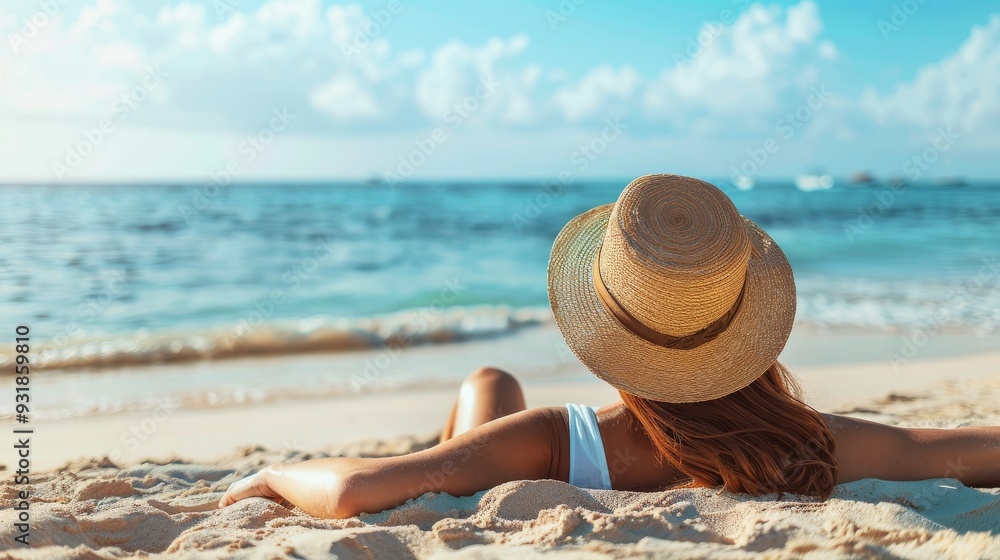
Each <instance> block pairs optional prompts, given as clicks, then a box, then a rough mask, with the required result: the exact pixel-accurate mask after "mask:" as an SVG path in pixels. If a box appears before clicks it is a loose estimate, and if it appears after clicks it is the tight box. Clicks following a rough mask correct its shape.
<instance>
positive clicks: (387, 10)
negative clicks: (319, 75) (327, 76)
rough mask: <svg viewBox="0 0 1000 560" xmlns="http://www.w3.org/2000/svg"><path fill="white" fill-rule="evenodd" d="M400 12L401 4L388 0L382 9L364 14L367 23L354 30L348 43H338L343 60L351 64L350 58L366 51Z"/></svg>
mask: <svg viewBox="0 0 1000 560" xmlns="http://www.w3.org/2000/svg"><path fill="white" fill-rule="evenodd" d="M402 12H403V4H402V3H401V2H399V0H389V3H387V4H386V5H385V7H384V8H379V9H377V10H375V11H373V12H372V13H371V14H368V13H365V19H367V20H368V21H367V22H366V23H365V24H364V25H363V26H361V28H360V29H356V30H354V33H353V34H352V35H351V38H350V40H349V41H347V42H342V43H340V52H341V53H343V54H344V59H345V60H347V62H353V61H352V60H351V58H353V57H355V56H357V55H359V54H361V53H362V52H363V51H364V50H365V49H367V48H368V47H369V45H371V44H372V41H374V40H375V38H376V37H378V36H379V35H381V34H382V32H383V31H385V29H386V28H387V27H389V25H390V24H391V23H392V22H393V20H394V19H395V18H396V16H398V15H399V14H401V13H402Z"/></svg>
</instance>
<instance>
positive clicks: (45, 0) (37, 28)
mask: <svg viewBox="0 0 1000 560" xmlns="http://www.w3.org/2000/svg"><path fill="white" fill-rule="evenodd" d="M69 2H70V0H42V1H41V2H39V3H38V7H39V8H40V9H39V10H38V11H37V12H35V13H33V14H31V15H30V16H28V17H27V18H25V20H24V23H22V24H21V28H20V29H18V30H17V31H16V32H11V33H8V34H7V44H8V45H10V50H11V52H12V53H14V54H19V53H20V52H21V48H22V47H24V46H25V45H27V44H28V43H29V42H30V41H31V40H32V39H34V38H35V37H38V35H39V34H40V33H41V32H42V31H43V30H44V29H45V28H46V27H48V26H49V24H51V23H52V20H54V19H55V18H56V16H58V15H59V14H60V13H61V12H62V11H63V8H64V7H65V6H66V4H69Z"/></svg>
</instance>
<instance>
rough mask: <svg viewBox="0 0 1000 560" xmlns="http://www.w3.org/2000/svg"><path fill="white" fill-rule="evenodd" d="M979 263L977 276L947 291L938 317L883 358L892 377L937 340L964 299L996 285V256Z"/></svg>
mask: <svg viewBox="0 0 1000 560" xmlns="http://www.w3.org/2000/svg"><path fill="white" fill-rule="evenodd" d="M981 260H982V263H983V264H982V266H980V267H979V270H978V271H977V273H976V274H975V275H973V276H970V277H968V278H966V279H965V281H964V282H962V283H961V284H960V285H959V286H958V287H957V288H955V289H953V290H952V291H950V292H949V293H948V295H947V296H946V297H945V303H944V304H942V305H940V306H938V307H937V309H938V311H937V313H936V314H935V315H934V316H933V317H931V318H930V320H929V321H927V322H925V323H924V324H922V325H920V326H919V328H917V329H915V330H914V331H912V332H911V333H909V334H908V335H906V336H904V337H903V338H902V340H901V342H900V345H899V350H898V351H893V352H889V353H888V354H886V359H887V360H888V361H889V364H890V365H891V366H892V371H893V372H894V373H899V368H900V366H903V365H905V364H907V363H909V362H910V360H912V359H913V358H915V357H916V356H917V354H919V353H920V351H921V350H923V348H924V347H925V346H927V344H928V343H929V342H930V341H931V339H932V338H934V337H935V336H937V334H938V333H939V332H940V331H941V329H942V328H944V326H945V325H947V324H948V322H949V321H951V320H952V319H953V317H954V315H955V313H956V311H955V310H956V309H957V308H959V307H960V306H961V305H962V304H964V303H966V300H967V299H970V298H973V297H975V296H976V294H978V293H980V292H982V291H983V290H984V289H987V288H988V287H990V286H991V285H996V284H997V279H998V277H1000V262H998V261H997V256H996V254H994V255H991V256H990V257H989V258H987V257H982V259H981Z"/></svg>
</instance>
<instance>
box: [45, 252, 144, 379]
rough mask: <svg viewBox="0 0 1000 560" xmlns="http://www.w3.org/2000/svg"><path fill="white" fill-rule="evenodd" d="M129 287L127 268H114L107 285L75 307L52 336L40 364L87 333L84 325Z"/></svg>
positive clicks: (47, 361)
mask: <svg viewBox="0 0 1000 560" xmlns="http://www.w3.org/2000/svg"><path fill="white" fill-rule="evenodd" d="M127 289H128V274H127V273H126V271H125V270H112V271H111V272H110V278H109V279H108V280H107V281H106V283H105V286H104V287H103V288H101V290H99V291H98V292H97V293H96V294H94V295H91V296H89V297H87V299H85V300H84V301H83V302H82V303H80V304H79V305H77V306H76V307H75V308H74V309H73V314H72V316H71V317H70V319H69V320H68V321H66V323H65V324H63V328H62V331H61V332H59V333H58V334H56V336H54V337H53V338H52V347H51V348H46V349H45V350H42V351H41V352H40V353H39V356H38V361H39V365H40V366H42V367H44V366H45V365H46V364H48V363H49V362H50V361H52V359H53V358H55V357H56V355H57V354H58V352H59V349H60V348H62V347H63V346H65V345H66V343H67V342H69V340H70V339H71V338H74V337H77V338H78V337H82V336H85V335H86V330H85V329H84V326H85V325H87V324H89V323H92V322H94V321H95V320H97V318H98V317H100V316H101V315H102V314H103V313H104V311H105V310H106V309H107V308H108V306H110V305H111V304H112V303H113V302H114V301H115V299H116V298H118V297H119V296H120V295H121V294H123V293H124V292H125V291H126V290H127Z"/></svg>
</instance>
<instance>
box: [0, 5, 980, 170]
mask: <svg viewBox="0 0 1000 560" xmlns="http://www.w3.org/2000/svg"><path fill="white" fill-rule="evenodd" d="M133 4H135V3H127V2H124V1H123V0H90V1H81V2H76V1H73V2H69V1H65V2H62V1H60V0H46V1H42V2H39V1H36V0H32V1H13V2H5V3H4V5H3V7H2V8H0V37H2V38H3V39H4V41H3V45H0V127H3V129H4V131H5V132H6V134H3V135H2V138H0V180H2V181H8V182H9V181H19V180H30V181H54V182H66V183H72V182H74V181H104V180H113V181H121V180H157V181H160V180H174V179H184V180H203V179H206V178H209V177H213V176H214V177H217V178H218V177H223V178H226V179H227V180H228V179H229V178H232V179H234V180H261V179H272V178H289V179H303V180H315V179H350V178H370V177H379V178H383V179H384V178H389V179H390V180H399V181H415V180H421V179H434V178H442V177H445V178H448V177H463V178H469V177H472V178H520V177H525V178H527V177H532V178H542V177H556V176H558V175H559V174H563V175H564V176H570V177H577V176H579V177H607V176H615V177H629V176H638V175H641V174H643V173H650V172H673V173H683V174H688V175H695V176H700V177H705V178H715V177H729V176H731V175H733V174H734V173H739V174H746V175H749V176H751V177H752V178H754V179H767V178H775V177H788V176H792V175H795V174H798V173H802V172H804V171H807V170H811V169H824V170H826V171H829V172H831V173H833V174H835V175H847V174H850V173H852V172H854V171H858V170H870V171H872V172H874V173H876V174H877V175H884V176H889V175H909V173H907V170H908V169H909V170H912V169H913V158H917V159H918V160H919V161H918V162H917V164H919V169H920V174H921V177H920V178H926V179H931V178H934V177H939V176H945V175H965V176H969V177H976V178H986V177H990V178H995V177H997V176H998V175H1000V166H998V164H997V160H998V158H997V157H996V154H997V151H998V148H1000V0H998V1H986V2H960V3H945V2H940V1H935V0H925V1H924V2H921V1H920V0H908V1H906V2H903V1H899V0H895V1H867V2H861V1H851V2H845V1H842V2H832V1H826V2H824V1H818V2H813V1H809V0H804V1H799V2H773V3H755V2H750V1H744V0H737V1H733V0H724V1H723V0H719V1H710V2H644V3H638V2H633V3H611V2H597V1H595V0H563V1H562V2H557V1H542V2H526V1H520V0H515V1H507V2H491V3H485V2H480V3H472V2H458V1H436V2H421V3H415V2H408V1H406V0H394V1H391V2H390V1H372V2H367V1H365V2H359V3H355V4H334V3H330V2H321V1H320V0H266V1H250V0H243V1H240V0H211V1H206V2H148V3H142V5H141V7H137V6H135V5H133ZM908 163H910V167H907V164H908Z"/></svg>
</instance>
